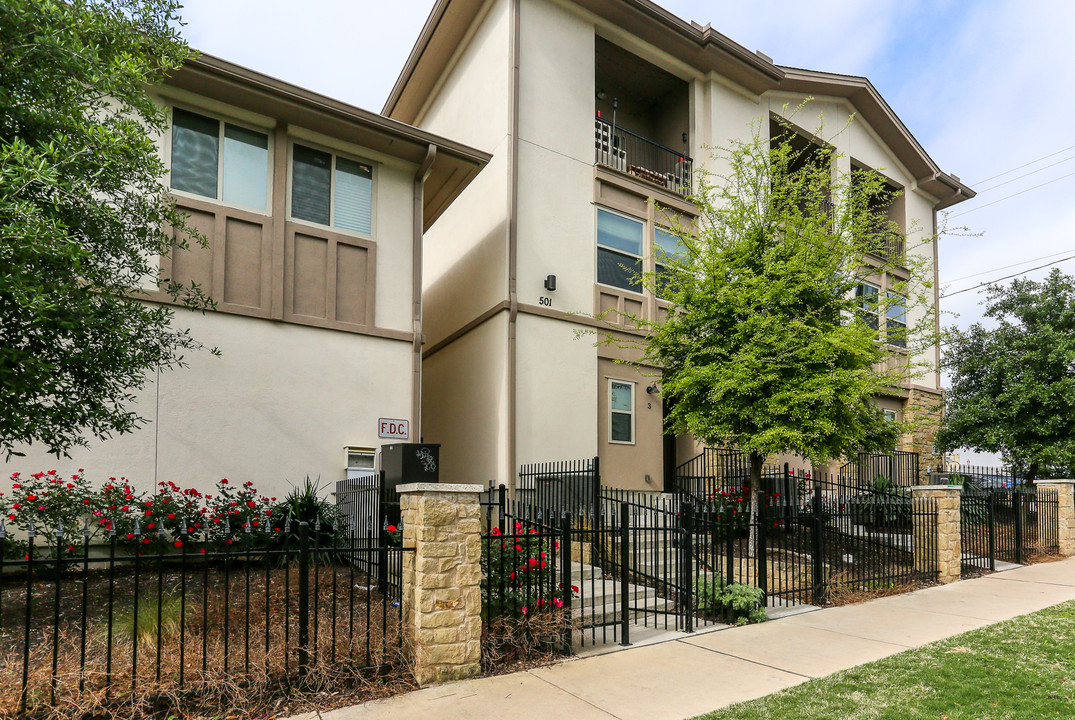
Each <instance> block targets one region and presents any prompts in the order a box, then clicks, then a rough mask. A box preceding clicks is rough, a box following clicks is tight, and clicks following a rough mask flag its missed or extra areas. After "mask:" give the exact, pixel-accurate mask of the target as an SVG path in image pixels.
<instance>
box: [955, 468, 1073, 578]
mask: <svg viewBox="0 0 1075 720" xmlns="http://www.w3.org/2000/svg"><path fill="white" fill-rule="evenodd" d="M1059 509H1060V508H1059V497H1058V495H1057V492H1056V491H1055V490H1044V489H1041V488H1036V487H1033V486H1026V485H1016V486H1015V487H1006V488H984V487H981V486H980V485H978V484H975V483H965V484H964V486H963V492H962V493H961V494H960V544H961V546H962V554H963V556H962V567H963V571H964V572H969V573H974V572H981V571H994V570H996V569H997V562H998V561H1000V562H1009V563H1016V564H1020V565H1021V564H1023V563H1025V562H1027V561H1028V560H1029V559H1030V558H1031V557H1033V556H1034V555H1043V554H1051V553H1056V552H1058V551H1059V549H1060V541H1059V533H1060V517H1059Z"/></svg>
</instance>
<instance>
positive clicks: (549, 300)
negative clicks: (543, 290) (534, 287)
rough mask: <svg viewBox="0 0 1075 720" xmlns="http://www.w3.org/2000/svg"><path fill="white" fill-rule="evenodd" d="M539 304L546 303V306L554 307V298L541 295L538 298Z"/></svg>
mask: <svg viewBox="0 0 1075 720" xmlns="http://www.w3.org/2000/svg"><path fill="white" fill-rule="evenodd" d="M538 305H544V306H545V307H552V298H551V297H539V298H538Z"/></svg>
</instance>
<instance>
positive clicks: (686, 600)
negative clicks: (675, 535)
mask: <svg viewBox="0 0 1075 720" xmlns="http://www.w3.org/2000/svg"><path fill="white" fill-rule="evenodd" d="M680 522H681V524H682V525H681V527H682V530H683V532H682V536H681V544H682V547H680V552H681V553H682V557H681V559H680V562H679V570H680V587H681V588H682V589H683V630H684V631H685V632H694V571H693V569H692V568H691V560H692V559H693V555H694V553H693V550H694V504H693V503H689V502H688V503H684V504H683V515H682V516H680Z"/></svg>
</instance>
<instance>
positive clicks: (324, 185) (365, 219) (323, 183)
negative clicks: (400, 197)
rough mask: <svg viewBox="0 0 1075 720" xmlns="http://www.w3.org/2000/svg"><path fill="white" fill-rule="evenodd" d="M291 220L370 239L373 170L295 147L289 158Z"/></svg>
mask: <svg viewBox="0 0 1075 720" xmlns="http://www.w3.org/2000/svg"><path fill="white" fill-rule="evenodd" d="M291 217H293V218H295V219H297V220H307V221H309V222H314V223H318V224H320V225H330V226H332V227H336V228H340V229H341V230H350V231H352V232H357V233H361V234H363V235H370V234H371V231H372V227H373V167H372V166H371V165H368V164H366V163H361V162H357V161H355V160H348V159H347V158H344V157H340V156H338V155H335V154H334V153H328V152H323V151H321V150H315V149H314V148H310V147H306V146H305V145H299V144H297V143H296V144H295V145H294V146H293V151H292V158H291Z"/></svg>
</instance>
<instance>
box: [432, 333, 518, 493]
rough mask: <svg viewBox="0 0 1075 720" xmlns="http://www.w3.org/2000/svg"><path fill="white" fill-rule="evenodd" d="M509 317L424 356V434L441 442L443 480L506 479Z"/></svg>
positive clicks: (472, 481)
mask: <svg viewBox="0 0 1075 720" xmlns="http://www.w3.org/2000/svg"><path fill="white" fill-rule="evenodd" d="M506 338H507V313H506V312H502V313H499V314H497V315H495V316H494V317H493V318H491V319H490V320H488V321H486V322H485V323H483V324H481V325H479V326H478V327H477V328H475V329H474V330H473V331H471V332H469V333H467V334H466V335H464V336H462V337H461V338H460V339H458V340H457V341H455V342H454V343H451V344H450V345H448V346H446V347H445V348H444V349H442V350H440V351H439V352H437V353H435V354H433V355H432V356H431V357H429V358H426V359H425V361H424V362H423V367H422V417H423V428H422V432H423V435H424V437H425V440H426V442H433V443H441V453H440V460H441V471H440V480H441V482H450V483H463V482H465V483H482V484H485V483H488V482H489V481H490V480H493V479H502V480H507V478H508V477H509V476H510V475H511V473H509V472H508V470H507V437H506V435H505V433H506V427H507V341H506Z"/></svg>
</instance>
